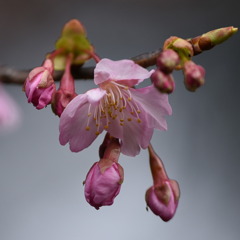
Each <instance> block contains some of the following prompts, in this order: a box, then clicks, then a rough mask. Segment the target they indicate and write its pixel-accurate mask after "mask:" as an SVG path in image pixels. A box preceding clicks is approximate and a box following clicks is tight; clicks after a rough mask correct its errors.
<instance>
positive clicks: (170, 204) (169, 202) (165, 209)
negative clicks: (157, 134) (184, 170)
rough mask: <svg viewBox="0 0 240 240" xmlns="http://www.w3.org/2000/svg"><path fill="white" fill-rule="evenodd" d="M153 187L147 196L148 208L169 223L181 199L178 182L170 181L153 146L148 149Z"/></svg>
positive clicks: (147, 192)
mask: <svg viewBox="0 0 240 240" xmlns="http://www.w3.org/2000/svg"><path fill="white" fill-rule="evenodd" d="M148 151H149V161H150V168H151V172H152V177H153V186H152V187H150V188H149V189H148V190H147V191H146V194H145V200H146V203H147V206H148V207H149V208H150V209H151V210H152V212H153V213H154V214H155V215H157V216H159V217H160V218H161V219H162V220H163V221H165V222H166V221H169V220H170V219H171V218H172V217H173V216H174V214H175V212H176V209H177V206H178V201H179V198H180V189H179V185H178V183H177V181H175V180H172V179H169V178H168V176H167V173H166V170H165V168H164V165H163V162H162V160H161V158H160V157H159V156H158V155H157V154H156V153H155V151H154V149H153V147H152V145H151V144H150V145H149V147H148Z"/></svg>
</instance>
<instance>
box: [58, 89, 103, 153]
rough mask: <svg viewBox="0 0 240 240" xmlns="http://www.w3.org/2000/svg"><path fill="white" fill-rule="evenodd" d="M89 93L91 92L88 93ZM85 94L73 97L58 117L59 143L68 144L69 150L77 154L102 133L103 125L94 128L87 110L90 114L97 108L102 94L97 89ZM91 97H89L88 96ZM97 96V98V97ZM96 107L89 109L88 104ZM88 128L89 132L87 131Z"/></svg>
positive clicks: (94, 125)
mask: <svg viewBox="0 0 240 240" xmlns="http://www.w3.org/2000/svg"><path fill="white" fill-rule="evenodd" d="M90 91H91V92H90ZM90 91H89V92H87V93H85V94H81V95H78V96H77V97H75V98H74V99H73V100H72V101H71V102H70V103H69V104H68V105H67V107H66V108H65V110H64V111H63V113H62V115H61V117H60V127H59V130H60V136H59V141H60V143H61V144H62V145H65V144H66V143H67V142H69V145H70V149H71V151H73V152H79V151H81V150H83V149H84V148H86V147H88V146H89V145H90V144H91V143H92V142H93V141H94V140H95V139H96V137H97V135H98V134H96V133H97V132H98V133H99V134H100V133H101V132H102V131H103V125H100V126H99V127H97V126H96V121H95V120H94V118H93V114H92V115H91V116H88V113H89V109H91V113H93V112H94V109H95V108H96V107H98V105H97V104H96V102H97V101H100V96H102V97H103V96H104V95H103V94H101V93H102V92H101V91H99V90H98V89H93V90H90ZM90 95H91V96H90ZM97 96H98V97H97ZM89 100H90V101H91V103H93V104H95V105H96V106H95V107H94V106H93V107H94V108H93V107H92V108H91V107H90V102H89ZM87 127H89V130H87Z"/></svg>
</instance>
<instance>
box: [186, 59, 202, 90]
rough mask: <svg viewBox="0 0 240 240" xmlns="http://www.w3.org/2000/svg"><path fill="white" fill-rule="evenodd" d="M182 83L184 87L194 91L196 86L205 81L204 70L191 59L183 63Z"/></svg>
mask: <svg viewBox="0 0 240 240" xmlns="http://www.w3.org/2000/svg"><path fill="white" fill-rule="evenodd" d="M183 73H184V84H185V87H186V88H187V89H188V90H189V91H192V92H194V91H195V90H196V89H197V88H199V87H200V86H202V85H203V84H204V82H205V80H204V77H205V70H204V68H203V67H202V66H200V65H196V64H195V63H194V62H192V61H188V62H186V63H185V64H184V68H183Z"/></svg>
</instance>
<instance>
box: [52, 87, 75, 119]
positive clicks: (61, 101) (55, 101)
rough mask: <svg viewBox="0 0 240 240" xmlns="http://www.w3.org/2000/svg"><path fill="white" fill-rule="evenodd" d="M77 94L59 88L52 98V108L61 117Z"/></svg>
mask: <svg viewBox="0 0 240 240" xmlns="http://www.w3.org/2000/svg"><path fill="white" fill-rule="evenodd" d="M76 96H77V94H76V93H73V92H68V91H66V90H63V89H61V88H60V89H59V90H57V91H56V92H55V93H54V95H53V98H52V110H53V112H54V113H55V114H56V115H58V116H59V117H60V116H61V114H62V112H63V110H64V109H65V108H66V106H67V105H68V103H69V102H70V101H71V100H72V99H73V98H75V97H76Z"/></svg>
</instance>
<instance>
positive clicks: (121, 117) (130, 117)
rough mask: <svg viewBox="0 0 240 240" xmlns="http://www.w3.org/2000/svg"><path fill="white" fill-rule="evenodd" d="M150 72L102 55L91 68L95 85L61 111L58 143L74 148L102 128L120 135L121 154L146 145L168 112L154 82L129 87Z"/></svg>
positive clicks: (78, 148) (163, 125) (87, 142)
mask: <svg viewBox="0 0 240 240" xmlns="http://www.w3.org/2000/svg"><path fill="white" fill-rule="evenodd" d="M151 74H152V71H150V72H149V71H148V70H146V69H144V68H142V67H140V66H139V65H137V64H135V63H134V62H133V61H131V60H120V61H112V60H109V59H102V60H101V61H100V62H99V63H98V64H97V65H96V68H95V71H94V82H95V84H97V85H98V86H99V88H96V89H91V90H89V91H87V92H86V93H85V94H80V95H78V96H77V97H75V98H74V99H73V100H72V101H71V102H70V103H69V104H68V105H67V107H66V108H65V110H64V111H63V113H62V115H61V117H60V127H59V130H60V136H59V140H60V143H61V144H62V145H65V144H66V143H68V142H69V145H70V149H71V151H73V152H78V151H81V150H83V149H85V148H86V147H88V146H89V145H90V144H91V143H92V142H93V141H94V140H95V139H96V137H97V136H98V135H99V134H100V133H101V132H102V131H103V130H105V131H107V132H109V134H110V135H111V136H113V137H115V138H118V139H120V142H121V152H122V153H123V154H125V155H129V156H135V155H137V154H138V153H139V151H140V148H143V149H145V148H147V147H148V145H149V142H150V139H151V137H152V134H153V130H154V128H156V129H160V130H166V129H167V124H166V120H165V115H170V114H171V112H172V110H171V106H170V105H169V103H168V96H167V95H166V94H161V93H159V91H158V90H156V89H155V87H154V86H152V85H151V86H148V87H145V88H141V89H134V88H132V87H133V86H134V85H137V84H139V83H140V82H142V81H143V80H144V79H147V78H149V77H150V76H151Z"/></svg>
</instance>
